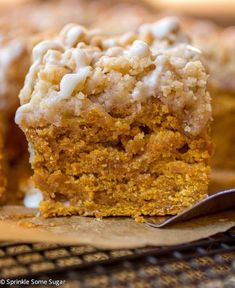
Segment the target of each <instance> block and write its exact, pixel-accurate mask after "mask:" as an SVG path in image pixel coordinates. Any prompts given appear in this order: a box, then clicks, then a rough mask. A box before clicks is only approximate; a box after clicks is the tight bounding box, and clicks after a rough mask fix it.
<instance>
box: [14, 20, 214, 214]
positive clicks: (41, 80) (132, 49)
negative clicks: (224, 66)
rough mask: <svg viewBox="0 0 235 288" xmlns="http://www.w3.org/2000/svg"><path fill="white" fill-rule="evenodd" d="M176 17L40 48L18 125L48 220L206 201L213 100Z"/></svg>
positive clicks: (65, 37) (166, 210)
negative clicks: (106, 35)
mask: <svg viewBox="0 0 235 288" xmlns="http://www.w3.org/2000/svg"><path fill="white" fill-rule="evenodd" d="M207 78H208V76H207V74H206V72H205V69H204V67H203V65H202V63H201V62H200V51H199V50H197V49H195V48H194V47H192V46H191V45H190V43H189V41H188V37H187V36H186V35H185V34H184V33H183V32H182V31H181V29H180V25H179V22H178V21H177V19H175V18H169V19H163V20H161V21H160V22H157V23H153V24H146V25H143V26H141V27H140V28H139V29H138V31H137V32H135V33H134V32H133V33H127V34H125V35H122V36H120V37H118V38H103V37H100V36H99V35H97V32H95V31H92V30H91V31H87V30H86V29H84V28H83V27H81V26H77V25H68V26H66V27H65V28H64V29H63V30H62V32H61V33H60V35H59V36H58V37H56V38H55V39H52V40H49V41H44V42H42V43H40V44H38V45H37V46H36V47H35V48H34V50H33V64H32V66H31V68H30V70H29V73H28V75H27V77H26V80H25V84H24V87H23V89H22V91H21V93H20V101H21V107H20V108H19V109H18V110H17V113H16V122H17V123H18V124H19V125H20V127H21V128H22V130H23V131H24V133H25V135H26V137H27V140H28V142H29V150H30V154H31V155H30V161H31V164H32V167H33V170H34V176H33V179H34V182H35V185H36V187H37V188H39V189H40V190H41V191H42V193H43V201H42V202H41V205H40V209H41V212H42V214H43V215H44V216H45V217H50V216H56V215H57V216H61V215H71V214H81V215H96V216H98V217H101V216H109V215H114V216H115V215H128V216H133V217H138V216H139V215H165V214H176V213H179V212H181V211H182V210H184V209H185V208H187V207H189V206H191V205H193V204H194V203H196V202H197V201H199V200H201V199H202V198H204V197H206V196H207V188H208V181H209V171H210V169H209V166H208V160H209V158H210V154H211V141H210V138H209V136H208V128H209V123H210V120H211V106H210V96H209V94H208V92H207V90H206V87H207Z"/></svg>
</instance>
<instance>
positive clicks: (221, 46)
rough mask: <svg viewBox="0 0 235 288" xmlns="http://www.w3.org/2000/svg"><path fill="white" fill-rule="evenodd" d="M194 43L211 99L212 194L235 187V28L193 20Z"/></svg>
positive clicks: (191, 28)
mask: <svg viewBox="0 0 235 288" xmlns="http://www.w3.org/2000/svg"><path fill="white" fill-rule="evenodd" d="M189 24H190V25H188V26H189V27H190V31H191V35H192V36H193V40H194V43H195V45H196V46H197V47H199V48H200V49H201V50H202V51H203V62H204V64H205V65H206V68H207V70H208V71H209V74H210V77H209V80H208V87H209V91H210V94H211V97H212V107H213V123H212V129H211V130H212V139H213V141H214V143H215V146H216V147H215V153H214V155H213V157H212V159H211V160H212V161H211V165H212V168H213V171H212V181H211V183H210V186H211V191H212V192H216V191H221V190H223V189H227V188H232V187H234V185H235V180H234V179H235V130H234V127H235V82H234V77H235V27H228V28H221V27H219V26H217V25H215V24H213V23H212V22H209V21H190V22H189Z"/></svg>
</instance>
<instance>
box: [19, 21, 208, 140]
mask: <svg viewBox="0 0 235 288" xmlns="http://www.w3.org/2000/svg"><path fill="white" fill-rule="evenodd" d="M207 78H208V76H207V74H206V72H205V69H204V67H203V65H202V63H201V62H200V50H198V49H196V48H194V47H192V46H191V45H190V41H189V39H188V37H187V36H186V35H185V34H184V33H183V32H182V29H181V27H180V23H179V21H178V20H177V19H176V18H173V17H172V18H166V19H163V20H161V21H159V22H156V23H153V24H145V25H143V26H141V27H140V28H139V29H138V31H137V32H135V33H127V34H124V35H122V36H120V37H116V38H103V37H102V36H99V31H97V30H90V31H88V30H86V29H85V28H83V27H81V26H78V25H75V24H69V25H67V26H66V27H65V28H64V29H63V30H62V31H61V33H60V34H59V36H58V37H57V38H54V39H53V40H50V41H43V42H41V43H40V44H38V45H37V46H36V47H35V48H34V49H33V64H32V66H31V68H30V70H29V72H28V75H27V77H26V80H25V84H24V87H23V89H22V91H21V93H20V101H21V105H22V106H21V107H20V108H19V109H18V111H17V114H16V122H17V123H18V124H19V125H21V126H22V127H23V126H24V125H26V126H27V125H33V124H34V123H35V122H37V121H38V120H39V121H43V120H44V121H46V122H49V123H53V124H55V125H59V123H60V121H61V117H62V116H64V115H69V114H72V115H79V114H80V112H81V110H82V109H92V108H98V109H102V110H103V111H106V112H107V113H109V112H111V111H112V110H113V109H115V108H118V109H121V108H122V107H125V106H126V105H141V103H143V102H144V101H146V100H147V99H148V98H149V97H156V98H158V99H159V100H161V101H162V102H163V103H164V104H165V105H167V106H168V107H169V109H171V110H172V111H173V112H174V113H177V114H178V115H179V117H180V118H181V119H182V126H183V129H184V131H185V132H187V133H189V134H192V135H197V134H199V133H201V132H202V130H203V129H205V127H207V123H208V121H209V120H210V118H211V106H210V96H209V94H208V93H207V90H206V87H207Z"/></svg>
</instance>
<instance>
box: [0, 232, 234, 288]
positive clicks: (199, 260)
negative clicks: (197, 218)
mask: <svg viewBox="0 0 235 288" xmlns="http://www.w3.org/2000/svg"><path fill="white" fill-rule="evenodd" d="M0 279H4V280H3V281H7V279H11V280H12V281H13V280H15V282H14V285H12V286H11V287H22V286H23V285H22V283H21V285H20V284H19V285H17V281H18V280H20V279H26V280H28V281H31V280H32V279H36V280H37V281H38V282H37V283H41V285H40V287H46V285H43V283H49V282H48V281H49V279H53V280H65V282H64V285H61V286H62V287H72V288H73V287H86V288H88V287H102V288H103V287H120V288H121V287H133V288H136V287H137V288H139V287H140V288H142V287H143V288H148V287H163V288H170V287H180V288H184V287H185V288H186V287H187V288H190V287H200V288H220V287H221V288H222V287H229V288H230V287H231V288H232V287H235V229H231V230H230V231H228V232H226V233H223V234H217V235H215V236H213V237H210V238H207V239H203V240H200V241H196V242H193V243H189V244H184V245H179V246H173V247H172V246H171V247H147V248H138V249H123V250H101V249H96V248H94V247H90V246H68V245H55V244H41V243H0ZM39 280H40V281H39ZM56 283H57V284H58V283H59V282H54V287H58V286H56ZM0 284H2V286H4V285H5V286H6V287H7V285H6V284H7V282H5V284H4V282H2V283H1V280H0ZM3 284H4V285H3ZM0 286H1V285H0ZM33 287H35V286H33ZM36 287H39V285H37V286H36ZM50 287H53V283H52V282H51V285H50Z"/></svg>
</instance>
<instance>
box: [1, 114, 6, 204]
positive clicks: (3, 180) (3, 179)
mask: <svg viewBox="0 0 235 288" xmlns="http://www.w3.org/2000/svg"><path fill="white" fill-rule="evenodd" d="M4 134H5V133H4V123H3V121H2V115H1V114H0V204H1V203H3V202H4V200H5V197H6V193H5V192H6V184H7V180H6V167H5V157H4V153H3V146H4Z"/></svg>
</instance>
